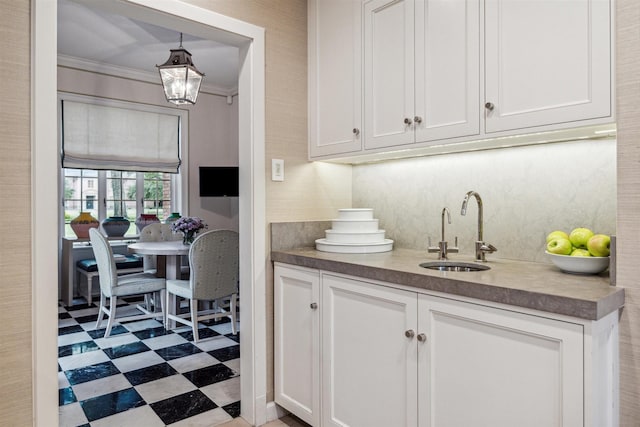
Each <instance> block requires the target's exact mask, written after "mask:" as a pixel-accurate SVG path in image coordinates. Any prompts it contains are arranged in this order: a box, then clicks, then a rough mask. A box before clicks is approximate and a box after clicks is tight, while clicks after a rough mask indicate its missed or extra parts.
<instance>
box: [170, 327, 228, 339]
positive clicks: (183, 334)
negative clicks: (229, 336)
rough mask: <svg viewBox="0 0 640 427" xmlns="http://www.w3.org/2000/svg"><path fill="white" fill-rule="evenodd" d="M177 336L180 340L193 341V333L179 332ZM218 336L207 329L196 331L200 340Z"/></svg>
mask: <svg viewBox="0 0 640 427" xmlns="http://www.w3.org/2000/svg"><path fill="white" fill-rule="evenodd" d="M178 335H180V336H181V337H182V338H184V339H186V340H189V341H193V331H185V332H179V333H178ZM218 335H220V334H219V333H217V332H216V331H214V330H213V329H209V328H200V329H198V337H199V338H200V339H201V340H203V339H205V338H211V337H217V336H218Z"/></svg>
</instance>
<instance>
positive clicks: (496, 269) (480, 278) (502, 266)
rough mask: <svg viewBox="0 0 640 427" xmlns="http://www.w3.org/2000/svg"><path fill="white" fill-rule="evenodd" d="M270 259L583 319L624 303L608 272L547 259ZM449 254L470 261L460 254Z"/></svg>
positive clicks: (302, 251) (301, 255) (310, 252)
mask: <svg viewBox="0 0 640 427" xmlns="http://www.w3.org/2000/svg"><path fill="white" fill-rule="evenodd" d="M271 260H272V261H275V262H282V263H286V264H293V265H298V266H303V267H309V268H315V269H319V270H325V271H331V272H336V273H342V274H348V275H352V276H357V277H362V278H365V279H373V280H380V281H384V282H390V283H395V284H399V285H405V286H412V287H415V288H420V289H425V290H431V291H437V292H444V293H448V294H452V295H460V296H465V297H470V298H477V299H480V300H485V301H491V302H496V303H502V304H509V305H513V306H517V307H526V308H530V309H534V310H540V311H545V312H549V313H555V314H563V315H567V316H572V317H577V318H580V319H587V320H598V319H600V318H602V317H604V316H605V315H607V314H609V313H611V312H613V311H615V310H618V309H619V308H621V307H622V306H623V305H624V289H623V288H619V287H615V286H610V283H609V275H608V273H607V272H605V273H602V274H599V275H574V274H566V273H562V272H561V271H560V270H558V269H557V268H556V267H555V266H554V265H552V264H543V263H533V262H522V261H513V260H506V259H498V258H493V257H491V259H490V260H489V261H488V262H487V265H489V266H490V267H491V269H490V270H486V271H476V272H444V271H437V270H429V269H426V268H422V267H419V265H418V264H420V263H421V262H425V261H435V258H434V256H433V255H432V254H430V255H427V254H426V253H425V251H417V250H410V249H394V250H393V251H390V252H383V253H377V254H342V253H330V252H320V251H317V250H315V249H313V248H299V249H289V250H275V251H273V252H271ZM451 260H452V261H473V259H471V258H468V257H464V256H451Z"/></svg>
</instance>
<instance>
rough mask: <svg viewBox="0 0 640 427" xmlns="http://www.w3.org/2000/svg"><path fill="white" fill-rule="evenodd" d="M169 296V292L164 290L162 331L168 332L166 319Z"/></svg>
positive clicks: (167, 320)
mask: <svg viewBox="0 0 640 427" xmlns="http://www.w3.org/2000/svg"><path fill="white" fill-rule="evenodd" d="M170 294H171V292H169V291H167V290H165V291H164V307H163V310H162V318H163V319H164V329H165V331H168V330H169V329H170V328H169V319H168V318H167V315H168V310H169V295H170Z"/></svg>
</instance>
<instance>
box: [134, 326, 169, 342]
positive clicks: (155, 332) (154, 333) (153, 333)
mask: <svg viewBox="0 0 640 427" xmlns="http://www.w3.org/2000/svg"><path fill="white" fill-rule="evenodd" d="M173 333H174V332H173V331H167V330H166V329H165V328H164V327H163V326H160V327H157V328H151V329H143V330H142V331H137V332H133V335H135V336H136V337H138V339H141V340H146V339H148V338H155V337H161V336H163V335H170V334H173Z"/></svg>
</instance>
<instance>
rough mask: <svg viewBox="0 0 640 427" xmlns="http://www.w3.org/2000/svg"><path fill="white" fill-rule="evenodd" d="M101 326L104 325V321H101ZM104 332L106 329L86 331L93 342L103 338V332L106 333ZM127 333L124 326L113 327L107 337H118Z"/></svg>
mask: <svg viewBox="0 0 640 427" xmlns="http://www.w3.org/2000/svg"><path fill="white" fill-rule="evenodd" d="M96 320H97V319H96ZM102 324H103V325H106V321H103V323H102ZM106 330H107V328H106V327H104V328H102V329H94V330H92V331H87V333H88V334H89V336H90V337H91V338H93V339H94V340H95V339H96V338H102V337H104V331H106ZM128 333H129V330H128V329H127V328H125V327H124V326H122V325H115V326H114V327H113V328H111V335H109V336H113V335H120V334H128Z"/></svg>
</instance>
